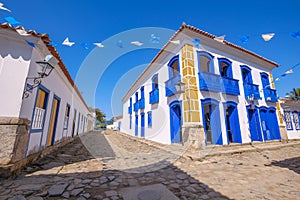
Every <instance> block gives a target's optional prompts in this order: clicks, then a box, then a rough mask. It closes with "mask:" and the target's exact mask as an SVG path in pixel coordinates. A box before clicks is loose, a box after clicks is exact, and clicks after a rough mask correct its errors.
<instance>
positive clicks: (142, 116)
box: [141, 113, 145, 137]
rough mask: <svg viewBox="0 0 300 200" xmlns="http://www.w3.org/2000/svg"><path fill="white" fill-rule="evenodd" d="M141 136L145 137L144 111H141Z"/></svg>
mask: <svg viewBox="0 0 300 200" xmlns="http://www.w3.org/2000/svg"><path fill="white" fill-rule="evenodd" d="M141 137H145V113H141Z"/></svg>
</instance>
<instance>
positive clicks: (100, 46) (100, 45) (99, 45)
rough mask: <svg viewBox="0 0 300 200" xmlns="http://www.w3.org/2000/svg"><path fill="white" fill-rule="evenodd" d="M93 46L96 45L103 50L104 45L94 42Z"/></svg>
mask: <svg viewBox="0 0 300 200" xmlns="http://www.w3.org/2000/svg"><path fill="white" fill-rule="evenodd" d="M93 44H94V45H96V46H97V47H99V48H103V47H104V45H103V44H102V43H101V42H95V43H93Z"/></svg>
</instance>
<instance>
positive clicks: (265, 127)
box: [259, 107, 273, 141]
mask: <svg viewBox="0 0 300 200" xmlns="http://www.w3.org/2000/svg"><path fill="white" fill-rule="evenodd" d="M259 114H260V122H261V129H262V132H263V136H264V140H265V141H266V140H272V139H273V137H272V135H271V131H270V127H269V125H270V123H269V119H268V110H267V108H265V107H260V108H259Z"/></svg>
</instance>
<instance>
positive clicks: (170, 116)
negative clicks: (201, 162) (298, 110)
mask: <svg viewBox="0 0 300 200" xmlns="http://www.w3.org/2000/svg"><path fill="white" fill-rule="evenodd" d="M174 41H176V42H174ZM178 41H180V43H179V42H178ZM199 41H200V42H199ZM198 42H199V44H198ZM178 43H179V44H178ZM278 66H279V65H278V64H277V63H275V62H273V61H270V60H268V59H266V58H264V57H262V56H259V55H257V54H255V53H253V52H251V51H249V50H246V49H244V48H242V47H239V46H237V45H234V44H232V43H230V42H227V41H225V40H222V39H220V38H218V37H216V36H213V35H211V34H209V33H207V32H204V31H202V30H199V29H197V28H195V27H192V26H189V25H185V24H183V25H182V26H181V28H180V29H179V30H178V31H177V32H176V33H175V34H174V35H173V36H172V38H171V39H170V40H169V41H168V42H167V44H166V45H165V46H164V47H163V48H162V49H161V51H160V52H159V53H158V54H157V55H156V57H155V58H154V59H153V61H152V62H151V63H150V64H149V65H148V66H147V68H146V69H145V70H144V72H143V73H142V74H141V75H140V76H139V78H138V79H137V80H136V81H135V83H134V84H133V85H132V86H131V88H130V89H129V90H128V92H127V94H126V95H125V96H124V97H123V99H122V101H123V120H122V126H121V131H123V132H125V133H128V134H130V135H135V136H137V137H145V138H146V139H149V140H153V141H157V142H161V143H165V144H170V143H183V144H185V145H190V146H192V147H195V148H197V147H201V146H204V145H209V144H229V143H249V142H253V141H260V142H263V141H268V140H280V139H281V134H283V135H285V134H286V133H285V127H282V128H279V125H278V120H279V118H278V117H279V116H281V113H280V112H281V111H280V110H277V108H276V102H277V95H276V89H275V85H274V84H273V77H272V73H271V72H272V69H274V68H275V67H278Z"/></svg>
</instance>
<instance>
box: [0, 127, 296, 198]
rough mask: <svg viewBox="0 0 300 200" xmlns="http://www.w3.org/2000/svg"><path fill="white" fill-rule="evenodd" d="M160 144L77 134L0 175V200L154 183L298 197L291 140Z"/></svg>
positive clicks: (211, 193) (189, 190)
mask: <svg viewBox="0 0 300 200" xmlns="http://www.w3.org/2000/svg"><path fill="white" fill-rule="evenodd" d="M290 144H291V143H290ZM268 145H271V144H269V143H268ZM272 145H273V144H272ZM260 146H263V145H260ZM137 147H138V148H137ZM162 147H164V149H166V145H162ZM241 147H245V145H241ZM93 149H95V150H96V153H95V154H94V155H93V153H94V152H93V151H92V150H93ZM164 149H162V148H156V147H155V146H153V145H152V146H151V145H148V144H145V143H142V142H140V141H139V140H138V139H130V138H129V137H125V136H123V135H122V134H118V133H117V132H111V133H108V134H107V133H100V132H91V133H88V134H84V135H82V136H81V139H80V138H77V139H75V140H74V141H73V142H72V143H70V144H68V145H65V146H64V147H62V148H59V149H58V150H57V151H56V152H53V153H52V154H50V155H47V156H45V157H43V158H41V159H39V160H37V162H35V163H33V164H32V165H30V166H28V167H27V168H26V169H24V170H23V172H22V173H21V174H20V175H19V176H17V177H16V178H13V179H7V180H0V199H1V200H2V199H3V200H7V199H9V198H12V199H17V198H25V199H27V200H30V199H31V198H37V199H39V200H42V199H44V200H48V199H50V200H52V199H53V200H58V199H71V200H73V199H101V200H102V199H106V200H112V199H124V197H123V193H121V191H122V190H123V189H124V188H128V187H144V186H148V185H155V184H162V185H164V186H165V187H166V188H167V189H168V190H169V191H170V192H172V193H173V194H174V195H175V196H176V197H177V198H178V199H189V200H190V199H192V200H193V199H195V200H196V199H197V200H199V199H298V198H299V194H300V193H299V188H300V152H299V146H298V145H288V146H285V147H284V148H277V149H272V150H267V149H263V150H257V151H252V152H249V151H247V152H243V153H233V154H222V155H219V156H213V157H206V158H205V159H203V160H192V159H190V158H188V157H186V156H178V155H177V154H176V153H174V154H172V153H171V152H172V151H176V147H175V146H173V145H171V148H170V149H172V151H165V150H164ZM215 149H220V148H214V149H213V150H215ZM226 149H227V150H230V149H231V147H230V148H226ZM101 152H103V154H101ZM179 152H180V151H179ZM160 157H161V158H163V159H161V158H160ZM159 159H160V160H159ZM120 166H123V167H125V168H124V170H123V169H122V168H121V167H120ZM51 167H52V168H51ZM28 185H31V186H29V187H28ZM57 185H67V187H66V188H64V191H62V190H61V191H59V192H58V193H59V194H60V193H61V192H63V193H62V194H60V195H59V194H58V195H59V196H55V197H50V194H49V192H48V191H49V189H50V188H51V187H54V186H57ZM71 194H72V195H71Z"/></svg>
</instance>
